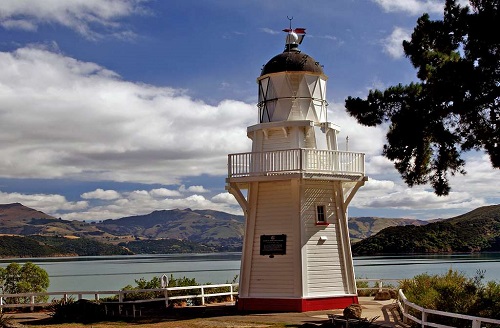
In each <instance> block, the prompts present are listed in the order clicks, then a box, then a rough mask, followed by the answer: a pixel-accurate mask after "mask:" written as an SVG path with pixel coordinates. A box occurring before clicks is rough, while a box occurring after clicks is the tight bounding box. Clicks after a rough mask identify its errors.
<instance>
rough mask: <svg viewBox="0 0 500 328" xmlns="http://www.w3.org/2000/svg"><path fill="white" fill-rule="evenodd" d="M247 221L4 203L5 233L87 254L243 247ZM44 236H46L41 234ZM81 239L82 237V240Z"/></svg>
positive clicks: (209, 214)
mask: <svg viewBox="0 0 500 328" xmlns="http://www.w3.org/2000/svg"><path fill="white" fill-rule="evenodd" d="M244 221H245V218H244V216H241V215H232V214H229V213H224V212H218V211H213V210H191V209H184V210H180V209H174V210H161V211H154V212H152V213H149V214H145V215H136V216H129V217H124V218H120V219H114V220H105V221H101V222H92V223H88V222H82V221H67V220H62V219H57V218H55V217H53V216H50V215H47V214H45V213H43V212H40V211H36V210H34V209H31V208H28V207H25V206H23V205H22V204H19V203H15V204H5V205H0V234H7V235H21V236H29V237H30V238H35V235H36V236H38V237H36V238H35V239H36V240H37V241H38V242H40V243H43V244H46V245H51V246H53V247H55V248H56V249H59V247H61V245H62V244H64V242H66V241H67V242H68V243H69V242H70V241H71V243H73V244H72V245H71V246H70V245H69V244H68V245H66V246H65V249H66V250H68V251H71V252H73V253H75V254H79V255H82V254H85V251H84V249H83V246H81V245H82V244H84V243H85V242H87V241H89V240H92V241H97V242H101V243H105V244H112V245H115V246H117V247H118V246H119V247H121V248H119V249H113V250H110V249H104V247H103V246H102V245H92V246H90V245H87V247H89V248H90V249H92V251H93V252H94V253H103V254H108V252H116V254H121V251H122V250H123V248H125V249H126V250H128V251H132V252H134V253H183V252H200V253H202V252H215V251H219V252H221V251H239V250H241V247H242V242H243V233H244ZM425 223H426V222H425V221H419V220H410V219H387V218H373V217H362V218H350V219H349V229H350V233H351V238H352V239H353V241H356V240H360V239H363V238H366V237H369V236H371V235H373V234H375V233H377V232H378V231H379V230H381V229H383V228H386V227H389V226H400V225H405V224H415V225H422V224H425ZM40 236H43V237H44V238H45V239H44V240H41V238H42V237H40ZM49 237H51V238H49ZM62 237H65V238H62ZM78 239H82V240H81V241H79V242H77V241H76V240H78ZM83 240H85V241H83ZM78 243H79V244H78ZM0 256H1V253H0Z"/></svg>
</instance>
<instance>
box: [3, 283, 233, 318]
mask: <svg viewBox="0 0 500 328" xmlns="http://www.w3.org/2000/svg"><path fill="white" fill-rule="evenodd" d="M237 287H238V284H237V283H235V284H219V285H200V286H185V287H167V288H157V289H133V290H108V291H106V290H100V291H62V292H45V293H20V294H0V311H1V310H2V309H4V308H22V307H29V308H34V307H46V306H50V305H51V304H52V303H51V302H48V303H47V302H37V301H36V300H37V298H44V297H46V296H49V297H50V296H58V297H53V298H52V300H59V299H60V300H63V301H65V302H67V301H68V300H69V299H70V298H71V297H74V296H77V297H78V299H79V300H81V299H83V298H84V295H86V296H88V295H92V296H93V297H92V298H93V299H94V300H96V301H99V300H100V298H101V296H103V295H106V296H118V300H117V302H118V303H126V301H125V296H126V295H127V294H136V293H151V292H157V293H161V297H158V298H154V299H150V300H149V301H165V303H166V305H167V306H168V304H169V302H170V301H172V300H182V299H185V300H188V299H194V298H199V299H201V304H202V305H205V302H206V300H207V298H210V297H217V296H229V299H230V301H231V302H232V301H234V296H235V295H238V292H237V291H236V290H237ZM214 288H227V289H228V291H227V292H218V293H207V290H211V289H214ZM181 290H190V291H191V290H192V291H193V292H190V293H189V294H188V295H178V296H172V293H171V292H175V291H181ZM169 292H170V295H169ZM9 298H16V299H19V298H25V299H26V298H27V299H29V301H28V302H23V303H10V302H6V300H7V299H9ZM52 300H50V301H52Z"/></svg>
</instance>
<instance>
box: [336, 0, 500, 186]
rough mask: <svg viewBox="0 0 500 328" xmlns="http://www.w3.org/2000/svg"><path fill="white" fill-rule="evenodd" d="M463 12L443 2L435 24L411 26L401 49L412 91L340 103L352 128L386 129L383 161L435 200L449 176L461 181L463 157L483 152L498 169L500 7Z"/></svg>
mask: <svg viewBox="0 0 500 328" xmlns="http://www.w3.org/2000/svg"><path fill="white" fill-rule="evenodd" d="M470 5H471V8H472V9H470V8H469V7H461V6H460V5H458V4H457V3H456V0H447V1H446V5H445V10H444V17H443V19H442V20H436V21H433V20H430V19H429V15H427V14H424V15H423V16H422V17H420V18H419V19H418V21H417V26H416V27H415V29H414V31H413V34H412V37H411V41H410V42H407V41H404V42H403V47H404V51H405V54H406V56H407V57H408V58H409V59H410V60H411V62H412V64H413V66H414V67H415V68H416V69H417V77H418V78H419V79H420V82H419V83H411V84H409V85H401V84H399V85H397V86H392V87H390V88H388V89H386V90H385V91H380V90H371V91H370V92H369V94H368V97H367V99H366V100H363V99H360V98H352V97H349V98H347V99H346V108H347V111H348V112H349V114H350V115H352V116H354V117H355V118H356V119H357V120H358V122H359V123H361V124H364V125H367V126H376V125H381V124H383V123H386V122H388V123H389V124H390V126H389V131H388V132H387V136H386V137H387V144H386V145H385V146H384V149H383V154H384V156H386V157H387V158H388V159H390V160H392V161H394V163H395V167H396V169H397V170H398V171H399V173H400V174H401V176H402V178H403V179H404V181H405V182H406V183H407V184H408V185H409V186H410V187H411V186H414V185H419V184H426V183H430V184H431V185H432V187H433V188H434V191H435V193H436V194H438V195H447V194H448V193H449V191H450V186H449V182H448V175H449V174H451V175H454V174H457V173H461V174H465V171H464V164H465V161H464V160H463V159H462V158H461V154H462V153H463V152H465V151H469V150H473V149H474V150H479V149H483V150H484V151H486V153H487V154H488V155H489V157H490V161H491V163H492V165H493V167H494V168H500V131H499V130H500V128H499V127H500V35H499V34H498V33H495V32H493V31H498V30H500V17H499V16H500V0H471V1H470Z"/></svg>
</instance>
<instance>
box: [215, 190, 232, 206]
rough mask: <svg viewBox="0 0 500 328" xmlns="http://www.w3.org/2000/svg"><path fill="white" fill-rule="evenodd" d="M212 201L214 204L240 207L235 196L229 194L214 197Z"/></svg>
mask: <svg viewBox="0 0 500 328" xmlns="http://www.w3.org/2000/svg"><path fill="white" fill-rule="evenodd" d="M212 201H213V202H214V203H226V204H230V205H238V202H237V201H236V199H235V198H234V196H233V195H231V194H230V193H228V192H224V193H220V194H217V195H215V196H214V197H212Z"/></svg>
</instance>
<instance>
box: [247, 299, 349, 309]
mask: <svg viewBox="0 0 500 328" xmlns="http://www.w3.org/2000/svg"><path fill="white" fill-rule="evenodd" d="M353 303H355V304H358V296H357V295H346V296H338V297H324V298H239V299H238V310H240V311H265V312H307V311H322V310H332V309H343V308H346V307H347V306H349V305H351V304H353Z"/></svg>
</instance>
